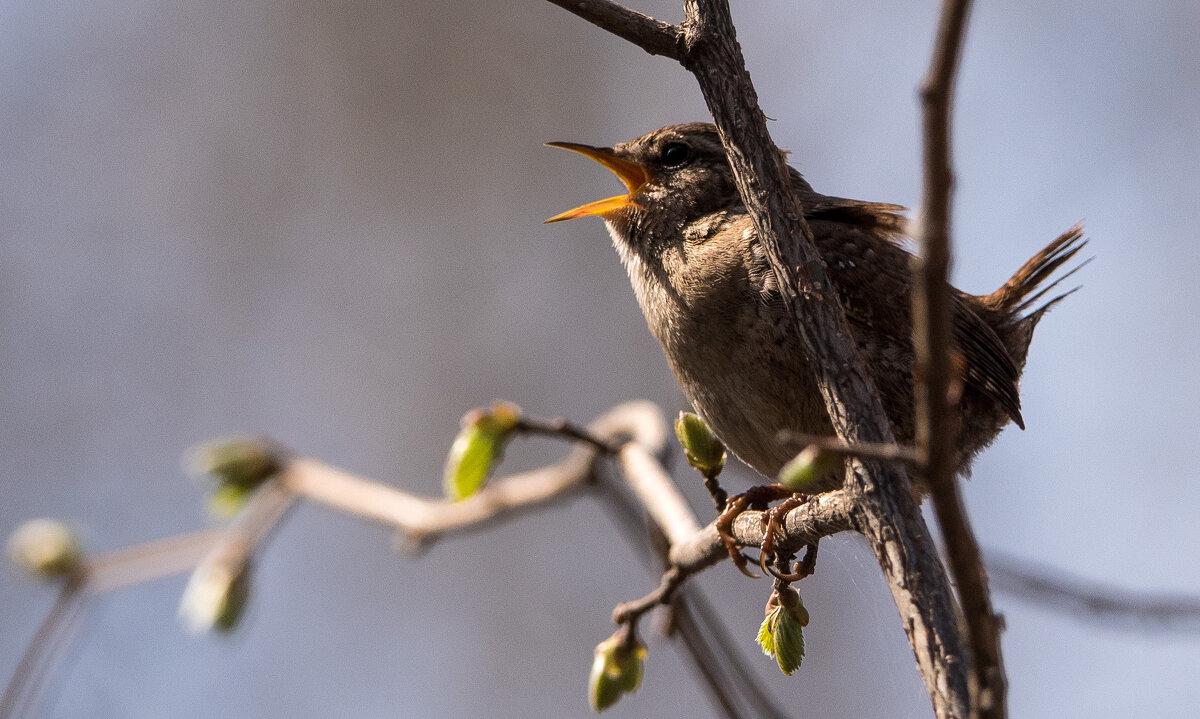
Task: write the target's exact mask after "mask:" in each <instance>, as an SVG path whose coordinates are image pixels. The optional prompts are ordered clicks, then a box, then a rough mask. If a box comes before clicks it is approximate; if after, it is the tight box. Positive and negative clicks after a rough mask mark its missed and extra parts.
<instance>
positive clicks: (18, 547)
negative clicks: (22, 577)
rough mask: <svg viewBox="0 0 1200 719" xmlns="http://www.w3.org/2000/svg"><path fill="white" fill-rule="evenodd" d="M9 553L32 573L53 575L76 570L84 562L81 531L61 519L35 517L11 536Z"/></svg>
mask: <svg viewBox="0 0 1200 719" xmlns="http://www.w3.org/2000/svg"><path fill="white" fill-rule="evenodd" d="M8 556H9V558H10V559H11V560H12V562H13V564H16V565H17V566H18V567H21V568H22V569H24V570H25V571H27V572H29V573H30V574H32V575H34V576H36V577H39V578H43V579H50V578H54V577H63V576H67V575H70V574H73V573H75V571H76V570H78V569H79V567H80V565H81V564H82V562H83V548H82V544H81V543H80V541H79V535H78V534H76V533H75V531H74V530H72V529H71V528H70V527H68V526H67V525H66V524H63V523H62V522H60V521H58V520H57V519H31V520H29V521H28V522H25V523H24V524H22V525H21V526H19V527H17V529H16V531H14V532H13V533H12V534H11V535H10V536H9V538H8Z"/></svg>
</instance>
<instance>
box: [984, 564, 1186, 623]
mask: <svg viewBox="0 0 1200 719" xmlns="http://www.w3.org/2000/svg"><path fill="white" fill-rule="evenodd" d="M987 561H988V568H989V569H990V574H991V579H992V587H993V589H995V590H996V591H997V592H1003V593H1005V594H1008V595H1011V596H1013V597H1017V598H1018V599H1021V600H1023V601H1025V602H1028V603H1030V604H1033V605H1035V606H1040V607H1042V608H1045V609H1048V610H1050V611H1054V612H1059V613H1063V614H1069V615H1070V616H1072V617H1074V618H1076V619H1081V620H1085V621H1086V620H1090V621H1095V622H1103V623H1104V626H1105V627H1109V628H1112V627H1125V628H1136V629H1138V630H1145V629H1156V628H1157V629H1161V630H1163V631H1200V597H1197V596H1194V595H1187V594H1181V593H1166V592H1135V591H1131V590H1128V589H1124V588H1121V587H1115V586H1112V585H1110V584H1105V583H1101V582H1096V581H1092V580H1088V579H1083V578H1081V577H1075V576H1071V575H1070V574H1069V573H1067V572H1064V571H1063V570H1061V569H1058V568H1055V567H1048V566H1044V565H1038V564H1035V563H1032V562H1029V561H1027V560H1023V559H1017V558H1016V557H1011V556H1008V555H1005V554H1001V553H997V552H995V551H991V550H989V551H988V552H987Z"/></svg>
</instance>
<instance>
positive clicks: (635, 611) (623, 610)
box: [613, 567, 684, 625]
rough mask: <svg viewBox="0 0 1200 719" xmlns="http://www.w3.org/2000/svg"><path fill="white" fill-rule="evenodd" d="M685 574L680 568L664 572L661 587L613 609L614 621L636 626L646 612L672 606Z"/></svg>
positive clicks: (672, 568) (671, 568)
mask: <svg viewBox="0 0 1200 719" xmlns="http://www.w3.org/2000/svg"><path fill="white" fill-rule="evenodd" d="M683 580H684V574H683V572H682V571H680V569H679V567H670V568H668V569H667V571H665V572H663V575H662V579H661V581H660V582H659V585H658V586H657V587H655V588H654V591H652V592H650V593H649V594H647V595H646V596H644V597H642V598H641V599H634V600H633V601H630V602H624V603H622V604H618V605H617V607H616V609H613V621H614V622H615V623H617V624H631V625H636V624H637V622H638V620H639V619H641V618H642V615H643V614H645V613H646V612H648V611H650V610H651V609H654V608H655V607H657V606H658V605H660V604H670V602H671V600H672V598H673V597H674V596H675V590H677V589H679V587H680V585H681V584H683Z"/></svg>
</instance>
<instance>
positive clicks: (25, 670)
mask: <svg viewBox="0 0 1200 719" xmlns="http://www.w3.org/2000/svg"><path fill="white" fill-rule="evenodd" d="M86 584H87V574H86V571H80V572H78V573H76V574H75V575H73V576H70V577H68V578H67V579H66V581H64V582H63V585H62V588H61V589H59V591H58V598H57V599H55V600H54V606H52V607H51V608H50V611H49V612H48V613H47V614H46V618H45V619H43V620H42V623H41V624H39V625H38V628H37V631H36V632H34V635H33V638H32V639H30V640H29V645H28V646H27V647H25V652H24V653H23V654H22V655H21V661H20V662H18V663H17V668H16V669H14V670H13V674H12V677H11V678H10V679H9V681H8V686H7V687H6V688H5V690H4V696H3V697H0V719H15V717H19V716H21V714H22V713H23V712H22V710H23V709H25V708H26V707H28V706H30V704H31V702H32V701H33V700H34V697H35V696H36V695H37V686H38V684H39V683H40V681H41V679H42V677H43V676H44V674H45V669H46V664H47V662H48V660H49V658H50V657H51V656H53V655H54V653H55V652H56V650H57V649H58V648H59V647H60V645H61V644H62V642H63V641H64V640H65V639H66V638H67V637H68V636H69V632H68V631H67V626H68V625H69V623H70V621H69V620H70V618H71V616H72V615H73V614H74V613H75V612H76V611H77V610H78V608H79V607H80V605H81V604H82V602H83V601H84V600H85V599H86V597H87V593H86V591H85V588H86Z"/></svg>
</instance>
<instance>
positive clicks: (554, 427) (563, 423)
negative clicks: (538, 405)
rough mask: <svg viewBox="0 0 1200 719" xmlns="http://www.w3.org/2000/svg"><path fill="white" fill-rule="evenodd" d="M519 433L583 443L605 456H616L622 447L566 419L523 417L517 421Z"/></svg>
mask: <svg viewBox="0 0 1200 719" xmlns="http://www.w3.org/2000/svg"><path fill="white" fill-rule="evenodd" d="M515 429H516V431H517V432H524V433H525V434H540V435H544V436H548V437H562V438H564V439H570V440H575V441H577V442H583V443H584V444H586V445H589V446H592V447H595V448H596V449H597V450H599V451H600V452H602V453H603V454H616V453H617V452H618V450H620V448H621V446H620V444H619V443H618V442H616V441H615V440H606V439H602V438H600V437H597V436H596V435H595V434H593V433H592V432H589V431H588V430H587V429H586V428H584V427H577V426H575V425H573V424H571V423H570V422H568V421H567V420H565V419H562V418H559V419H549V420H546V419H536V418H534V417H522V418H521V419H519V420H517V426H516V428H515Z"/></svg>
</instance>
